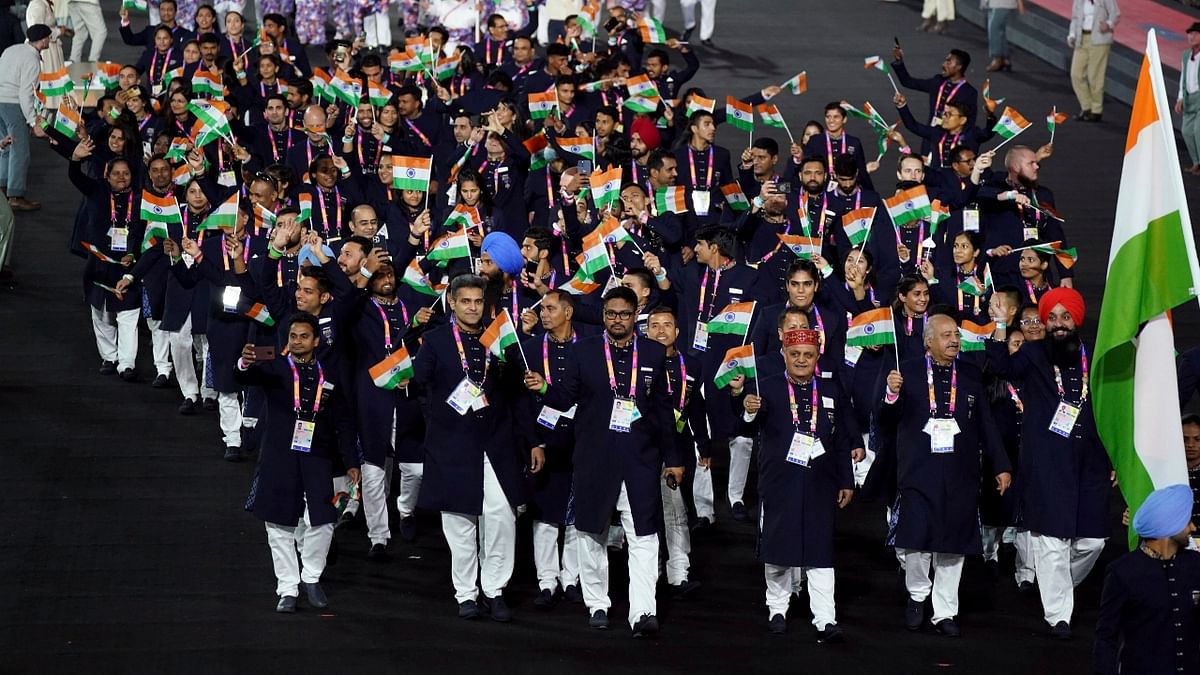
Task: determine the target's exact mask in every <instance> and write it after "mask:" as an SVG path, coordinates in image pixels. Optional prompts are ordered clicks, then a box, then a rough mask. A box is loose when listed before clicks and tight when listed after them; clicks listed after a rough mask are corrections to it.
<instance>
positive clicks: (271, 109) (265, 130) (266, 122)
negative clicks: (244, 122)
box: [248, 94, 300, 206]
mask: <svg viewBox="0 0 1200 675" xmlns="http://www.w3.org/2000/svg"><path fill="white" fill-rule="evenodd" d="M265 105H266V109H265V111H264V114H263V117H264V119H263V121H261V122H255V123H254V125H253V126H252V127H251V131H250V134H248V135H249V137H250V138H252V139H253V140H252V141H251V142H250V152H251V154H252V155H254V158H255V159H254V163H255V164H257V165H258V166H267V165H270V164H280V163H282V162H284V161H286V160H287V156H288V151H289V150H291V149H292V144H293V143H294V142H296V141H298V140H300V133H299V132H297V131H296V130H295V129H293V128H292V125H291V124H289V123H288V108H287V95H286V94H271V95H269V96H267V100H266V102H265ZM255 164H251V168H257V167H256V166H255ZM264 206H269V205H266V204H264Z"/></svg>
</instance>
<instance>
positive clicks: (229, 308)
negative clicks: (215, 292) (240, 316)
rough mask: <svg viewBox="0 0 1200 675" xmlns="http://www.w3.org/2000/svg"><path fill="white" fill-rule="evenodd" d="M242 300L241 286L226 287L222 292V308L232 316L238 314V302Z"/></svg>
mask: <svg viewBox="0 0 1200 675" xmlns="http://www.w3.org/2000/svg"><path fill="white" fill-rule="evenodd" d="M241 299H242V289H241V287H239V286H226V287H225V290H224V291H222V292H221V307H223V308H224V309H225V311H226V312H229V313H231V314H233V313H236V312H237V306H238V301H239V300H241Z"/></svg>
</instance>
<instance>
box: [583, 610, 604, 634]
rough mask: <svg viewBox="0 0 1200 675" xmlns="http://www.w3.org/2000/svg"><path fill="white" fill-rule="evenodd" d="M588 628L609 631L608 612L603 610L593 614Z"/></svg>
mask: <svg viewBox="0 0 1200 675" xmlns="http://www.w3.org/2000/svg"><path fill="white" fill-rule="evenodd" d="M588 626H589V627H591V628H595V629H597V630H607V629H608V612H606V611H604V610H603V609H598V610H596V611H594V612H592V616H591V618H589V619H588Z"/></svg>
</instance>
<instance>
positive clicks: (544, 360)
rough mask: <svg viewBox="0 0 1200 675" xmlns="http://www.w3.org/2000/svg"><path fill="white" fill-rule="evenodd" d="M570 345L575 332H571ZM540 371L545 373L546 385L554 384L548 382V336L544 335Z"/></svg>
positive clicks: (547, 334) (573, 341)
mask: <svg viewBox="0 0 1200 675" xmlns="http://www.w3.org/2000/svg"><path fill="white" fill-rule="evenodd" d="M571 343H572V344H574V343H575V331H573V330H572V331H571ZM542 370H543V371H545V375H546V384H554V383H553V382H551V381H550V334H549V333H546V334H545V335H543V336H542Z"/></svg>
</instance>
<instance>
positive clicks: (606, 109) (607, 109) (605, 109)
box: [596, 105, 621, 122]
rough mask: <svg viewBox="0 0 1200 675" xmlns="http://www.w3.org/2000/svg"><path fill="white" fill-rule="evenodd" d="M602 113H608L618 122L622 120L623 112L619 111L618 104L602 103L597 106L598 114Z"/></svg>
mask: <svg viewBox="0 0 1200 675" xmlns="http://www.w3.org/2000/svg"><path fill="white" fill-rule="evenodd" d="M601 113H603V114H605V115H608V116H609V117H611V118H613V119H614V120H617V121H618V122H619V121H621V113H620V112H618V111H617V106H615V105H602V106H600V107H599V108H596V115H599V114H601Z"/></svg>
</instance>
